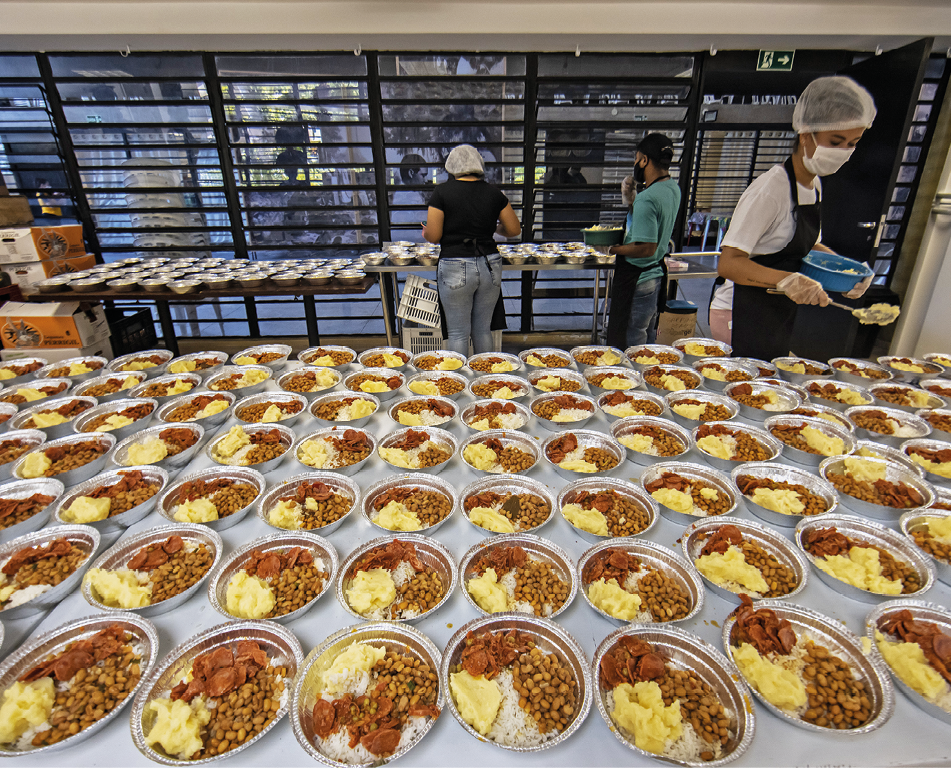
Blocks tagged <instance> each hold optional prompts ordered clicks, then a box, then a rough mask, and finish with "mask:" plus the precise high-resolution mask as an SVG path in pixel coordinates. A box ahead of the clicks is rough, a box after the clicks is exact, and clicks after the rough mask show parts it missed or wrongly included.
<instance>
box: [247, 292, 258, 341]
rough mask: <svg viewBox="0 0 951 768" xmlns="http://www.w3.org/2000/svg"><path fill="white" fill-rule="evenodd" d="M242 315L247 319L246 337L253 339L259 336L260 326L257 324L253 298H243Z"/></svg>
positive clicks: (256, 306) (255, 306) (256, 311)
mask: <svg viewBox="0 0 951 768" xmlns="http://www.w3.org/2000/svg"><path fill="white" fill-rule="evenodd" d="M244 315H245V317H247V318H248V335H249V336H250V337H251V338H252V339H253V338H259V337H260V336H261V326H260V325H259V324H258V305H257V304H255V303H254V297H253V296H245V297H244Z"/></svg>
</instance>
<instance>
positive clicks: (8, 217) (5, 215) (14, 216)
mask: <svg viewBox="0 0 951 768" xmlns="http://www.w3.org/2000/svg"><path fill="white" fill-rule="evenodd" d="M32 223H33V211H31V210H30V202H29V201H28V200H27V199H26V198H25V197H23V196H22V195H3V196H2V197H0V227H28V226H30V224H32Z"/></svg>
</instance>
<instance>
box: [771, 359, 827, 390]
mask: <svg viewBox="0 0 951 768" xmlns="http://www.w3.org/2000/svg"><path fill="white" fill-rule="evenodd" d="M772 363H773V365H774V366H776V373H777V375H778V376H779V378H781V379H783V380H785V381H788V382H789V383H791V384H806V383H808V382H809V381H812V380H813V379H831V378H832V377H833V376H834V375H835V372H834V371H833V370H832V367H831V366H830V365H829V364H828V363H823V362H822V361H820V360H809V359H807V358H805V357H774V358H773V360H772ZM794 365H802V366H807V365H808V366H814V367H816V368H820V369H821V370H822V372H821V373H809V371H804V372H803V373H798V372H797V371H787V370H786V369H785V368H784V367H783V366H794Z"/></svg>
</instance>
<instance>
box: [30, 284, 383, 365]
mask: <svg viewBox="0 0 951 768" xmlns="http://www.w3.org/2000/svg"><path fill="white" fill-rule="evenodd" d="M373 282H374V280H373V278H372V277H365V278H363V279H362V280H361V281H360V282H359V283H356V284H353V285H344V284H343V283H340V282H338V281H336V280H335V281H333V282H332V283H331V284H329V285H303V284H302V285H295V286H292V287H286V288H285V287H281V286H278V285H274V284H273V283H268V284H267V285H265V286H261V287H260V288H241V287H234V288H222V289H215V290H210V289H203V290H200V291H196V292H195V293H175V292H174V291H135V292H132V291H116V290H106V291H93V292H85V291H84V292H79V291H67V292H62V293H31V294H29V295H27V296H26V300H27V301H38V302H46V301H106V302H111V301H129V300H135V301H154V302H155V308H156V311H157V312H158V316H159V323H160V324H161V326H162V343H163V344H164V345H165V348H166V349H168V350H170V351H172V352H174V353H175V354H176V355H178V339H177V338H176V334H175V326H174V324H173V320H172V311H171V309H170V307H169V302H172V301H175V302H201V301H210V300H212V299H223V298H232V297H235V296H238V297H243V298H244V300H245V302H244V303H245V307H246V311H247V317H248V331H249V335H250V336H251V337H252V338H254V337H258V336H260V335H261V333H260V330H259V328H258V316H257V309H256V307H255V304H254V300H255V299H263V298H268V297H272V296H300V297H301V299H302V301H303V304H304V320H305V322H306V323H307V339H308V341H309V342H310V345H311V346H317V345H318V344H320V332H319V329H318V327H317V305H316V303H315V301H314V296H326V295H338V296H344V295H347V294H363V293H366V292H367V291H368V290H370V287H371V286H372V285H373ZM384 306H386V305H385V304H384Z"/></svg>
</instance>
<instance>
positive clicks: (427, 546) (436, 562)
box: [334, 533, 459, 624]
mask: <svg viewBox="0 0 951 768" xmlns="http://www.w3.org/2000/svg"><path fill="white" fill-rule="evenodd" d="M397 540H399V541H401V542H403V543H404V544H412V545H413V547H414V548H415V549H416V554H417V556H418V557H419V559H420V561H421V562H422V564H423V565H425V566H428V567H430V568H432V569H433V570H434V571H435V572H436V575H438V576H439V580H440V582H441V583H442V585H443V592H442V596H441V597H440V598H439V602H437V603H436V605H434V606H433V607H432V608H430V609H429V610H428V611H425V612H424V613H421V614H419V616H414V617H413V618H409V619H384V621H394V622H399V623H401V624H416V623H417V622H419V621H422V620H423V619H425V618H426V617H428V616H430V615H431V614H433V613H435V612H436V611H438V610H439V609H440V608H442V607H443V605H445V604H446V601H447V600H449V598H450V597H451V596H452V594H453V592H454V591H455V589H456V582H457V581H458V580H459V573H458V571H457V570H456V562H455V560H454V559H453V556H452V552H450V551H449V550H448V549H447V548H446V547H445V546H443V545H442V544H440V543H439V542H438V541H436V540H435V539H432V538H430V537H429V536H420V535H419V534H414V533H399V534H398V535H397V536H395V537H394V536H392V535H390V536H380V537H379V538H376V539H371V540H370V541H368V542H366V543H365V544H361V545H360V546H358V547H357V548H356V549H354V550H353V551H352V552H351V553H350V554H349V555H348V556H347V559H346V560H344V562H343V565H341V566H340V570H339V571H338V572H337V573H336V578H335V580H334V591H335V593H336V595H337V601H338V602H339V603H340V605H342V606H343V609H344V610H345V611H346V612H347V613H349V614H350V615H351V616H353V617H354V618H355V619H357V620H358V621H374V619H370V618H367V617H366V616H363V615H361V614H359V613H357V611H356V610H355V609H354V608H353V607H352V606H351V605H350V601H349V600H348V599H347V591H348V590H349V589H350V585H351V584H352V583H353V580H354V578H356V575H357V571H356V566H357V563H358V562H359V561H360V560H361V559H362V558H363V557H364V556H365V555H367V554H368V553H370V552H373V551H375V550H377V549H381V550H382V549H385V548H386V546H387V545H388V544H390V543H391V542H393V541H397ZM378 567H379V566H378ZM394 602H395V600H394Z"/></svg>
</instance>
